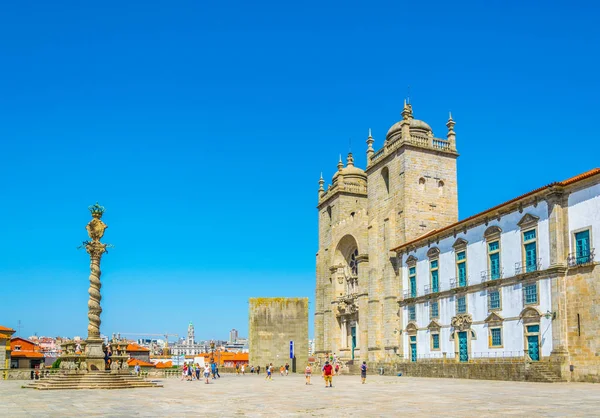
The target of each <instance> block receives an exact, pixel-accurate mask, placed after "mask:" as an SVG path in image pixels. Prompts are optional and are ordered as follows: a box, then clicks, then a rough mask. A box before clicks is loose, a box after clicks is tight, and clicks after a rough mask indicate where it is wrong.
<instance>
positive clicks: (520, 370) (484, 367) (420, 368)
mask: <svg viewBox="0 0 600 418" xmlns="http://www.w3.org/2000/svg"><path fill="white" fill-rule="evenodd" d="M396 373H402V375H403V376H419V377H449V378H459V379H481V380H513V381H525V380H528V376H529V373H528V369H527V365H526V364H525V363H445V364H444V363H419V362H416V363H403V364H400V365H398V366H397V368H396Z"/></svg>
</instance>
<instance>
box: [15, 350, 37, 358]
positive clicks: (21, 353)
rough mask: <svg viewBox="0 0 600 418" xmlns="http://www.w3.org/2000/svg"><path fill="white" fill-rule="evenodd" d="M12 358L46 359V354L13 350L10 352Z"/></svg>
mask: <svg viewBox="0 0 600 418" xmlns="http://www.w3.org/2000/svg"><path fill="white" fill-rule="evenodd" d="M10 356H11V357H12V358H44V354H43V353H40V352H37V351H21V350H13V351H11V352H10Z"/></svg>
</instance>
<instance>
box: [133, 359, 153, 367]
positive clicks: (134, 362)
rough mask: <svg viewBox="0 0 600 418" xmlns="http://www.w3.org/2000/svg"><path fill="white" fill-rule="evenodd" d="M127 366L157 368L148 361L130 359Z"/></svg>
mask: <svg viewBox="0 0 600 418" xmlns="http://www.w3.org/2000/svg"><path fill="white" fill-rule="evenodd" d="M127 364H128V365H129V366H130V367H131V366H137V365H139V366H140V367H156V364H154V363H149V362H147V361H144V360H140V359H137V358H130V359H129V360H127Z"/></svg>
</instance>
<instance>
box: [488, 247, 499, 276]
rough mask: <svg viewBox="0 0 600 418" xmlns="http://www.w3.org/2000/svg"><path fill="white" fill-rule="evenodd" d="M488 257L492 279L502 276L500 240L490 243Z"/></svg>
mask: <svg viewBox="0 0 600 418" xmlns="http://www.w3.org/2000/svg"><path fill="white" fill-rule="evenodd" d="M488 257H489V260H490V279H492V280H496V279H499V278H500V240H497V241H492V242H490V243H488Z"/></svg>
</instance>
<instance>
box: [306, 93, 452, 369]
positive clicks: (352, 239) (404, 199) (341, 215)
mask: <svg viewBox="0 0 600 418" xmlns="http://www.w3.org/2000/svg"><path fill="white" fill-rule="evenodd" d="M446 126H447V127H448V132H447V136H446V138H445V139H441V138H435V137H434V136H433V131H432V129H431V127H430V126H429V125H428V124H427V123H425V122H423V121H421V120H418V119H415V118H414V117H413V110H412V106H411V105H410V104H409V103H406V102H405V103H404V108H403V110H402V119H401V120H400V121H399V122H397V123H395V124H394V125H392V127H391V128H390V129H389V131H388V133H387V135H386V139H385V142H384V143H383V146H382V147H381V149H379V150H378V151H375V149H374V148H373V144H374V142H375V141H374V139H373V137H372V136H371V132H370V130H369V136H368V138H367V167H366V170H362V169H360V168H358V167H356V166H355V165H354V158H353V156H352V154H349V155H348V158H347V161H346V165H345V166H344V163H343V161H342V159H341V157H340V161H339V162H338V169H337V172H336V173H335V175H334V176H333V179H332V184H331V185H329V186H328V187H327V189H326V188H325V187H324V185H325V181H324V180H323V177H322V176H321V179H320V180H319V201H318V206H317V207H318V210H319V250H318V252H317V271H316V274H317V283H316V307H315V355H317V356H320V357H324V356H326V355H328V354H329V353H336V354H337V355H338V356H339V357H340V358H342V359H346V360H351V359H354V360H359V359H360V360H368V361H378V362H382V361H385V362H391V361H394V359H396V358H397V357H396V355H397V354H398V353H402V352H403V351H402V347H401V346H400V344H401V338H400V332H399V330H400V329H401V326H400V324H401V322H400V319H401V318H400V316H399V315H400V312H399V310H398V303H397V301H398V298H399V296H400V295H401V292H402V289H401V281H400V277H399V270H398V265H397V261H396V254H395V253H392V252H390V249H392V248H395V247H396V246H398V245H401V244H402V243H405V242H408V241H410V240H412V239H414V238H417V237H418V236H420V235H422V234H424V233H426V232H429V231H431V230H432V229H437V228H441V227H444V226H446V225H449V224H451V223H454V222H456V221H457V220H458V196H457V181H456V158H457V157H458V153H457V151H456V135H455V132H454V120H453V119H452V116H450V118H449V120H448V122H447V123H446Z"/></svg>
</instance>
